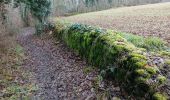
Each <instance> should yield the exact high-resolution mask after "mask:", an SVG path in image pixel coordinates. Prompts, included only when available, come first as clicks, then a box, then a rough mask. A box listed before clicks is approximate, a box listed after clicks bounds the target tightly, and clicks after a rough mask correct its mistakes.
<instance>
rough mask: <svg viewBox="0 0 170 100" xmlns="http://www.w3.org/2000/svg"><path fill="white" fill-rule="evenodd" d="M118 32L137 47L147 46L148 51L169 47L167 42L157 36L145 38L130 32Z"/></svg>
mask: <svg viewBox="0 0 170 100" xmlns="http://www.w3.org/2000/svg"><path fill="white" fill-rule="evenodd" d="M117 33H118V34H120V35H121V36H122V37H123V38H125V39H126V40H127V41H128V42H131V43H132V44H134V45H135V46H136V47H139V48H145V49H147V50H148V51H160V50H166V49H167V47H166V42H165V41H163V40H162V39H160V38H157V37H148V38H144V37H143V36H138V35H133V34H130V33H121V32H117Z"/></svg>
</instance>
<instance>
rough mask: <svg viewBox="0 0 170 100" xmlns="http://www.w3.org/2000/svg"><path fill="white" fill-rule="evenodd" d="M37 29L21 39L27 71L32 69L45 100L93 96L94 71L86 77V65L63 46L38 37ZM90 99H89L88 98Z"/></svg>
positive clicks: (48, 38)
mask: <svg viewBox="0 0 170 100" xmlns="http://www.w3.org/2000/svg"><path fill="white" fill-rule="evenodd" d="M33 32H34V30H33V29H32V28H26V29H24V30H23V31H22V33H23V35H22V36H20V37H19V38H18V40H19V43H20V44H21V45H22V46H23V47H24V49H25V52H26V55H27V57H28V58H27V59H26V61H25V65H24V66H25V68H26V69H27V70H30V72H31V73H32V74H33V76H34V79H33V80H34V81H35V83H36V84H37V85H38V87H39V90H38V92H37V96H38V97H40V98H41V99H42V100H63V99H64V100H76V99H80V100H84V99H86V98H92V97H94V95H95V94H94V91H93V88H92V83H91V81H92V80H93V79H94V78H95V77H96V75H97V74H96V73H95V72H91V73H89V74H84V72H83V68H84V67H87V64H86V63H85V62H84V61H82V60H81V59H80V58H79V57H77V56H76V55H75V54H73V53H72V52H71V51H70V50H69V49H68V48H66V46H64V45H63V44H62V43H60V44H57V42H56V40H54V39H53V38H52V37H50V36H41V37H37V36H35V35H32V33H33ZM89 96H90V97H89Z"/></svg>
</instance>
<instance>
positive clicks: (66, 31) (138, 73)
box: [54, 22, 166, 100]
mask: <svg viewBox="0 0 170 100" xmlns="http://www.w3.org/2000/svg"><path fill="white" fill-rule="evenodd" d="M54 34H55V36H56V37H57V38H59V39H60V40H63V41H64V42H65V43H66V44H67V45H68V46H69V47H70V48H71V49H73V50H74V51H75V52H76V53H78V54H80V56H81V57H83V58H85V59H86V60H87V62H88V63H89V64H91V65H94V66H96V67H98V68H99V69H100V70H101V72H102V73H103V77H104V78H107V77H110V78H112V79H113V80H116V81H117V82H120V83H121V84H120V86H121V87H123V88H124V89H125V90H126V91H127V93H129V94H130V95H134V96H135V97H137V98H143V97H144V98H147V99H154V100H166V96H164V95H163V94H162V93H161V92H160V91H159V88H160V87H162V86H163V85H164V83H165V82H166V77H165V76H163V75H162V74H161V72H160V71H159V68H158V67H156V66H150V65H148V59H147V58H148V57H147V52H146V50H145V49H143V48H137V47H135V46H134V45H133V44H132V43H130V42H128V41H127V40H126V39H125V38H123V37H121V36H120V35H119V34H118V33H115V32H113V31H109V30H104V29H101V28H95V27H91V26H88V25H82V24H69V23H64V22H58V23H57V24H56V28H55V32H54Z"/></svg>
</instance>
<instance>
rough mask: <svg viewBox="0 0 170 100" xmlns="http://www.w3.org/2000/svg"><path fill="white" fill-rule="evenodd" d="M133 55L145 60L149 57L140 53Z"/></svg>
mask: <svg viewBox="0 0 170 100" xmlns="http://www.w3.org/2000/svg"><path fill="white" fill-rule="evenodd" d="M131 56H132V57H137V58H140V59H145V60H146V59H147V58H146V56H144V55H141V54H139V53H132V54H131Z"/></svg>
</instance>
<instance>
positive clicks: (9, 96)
mask: <svg viewBox="0 0 170 100" xmlns="http://www.w3.org/2000/svg"><path fill="white" fill-rule="evenodd" d="M10 40H11V41H12V39H10ZM14 44H15V43H14ZM13 46H15V47H12V46H10V47H8V48H3V49H5V50H3V51H2V50H0V54H1V57H0V59H1V60H0V76H1V77H0V93H1V96H0V99H1V100H18V99H23V100H28V99H29V98H30V97H31V95H32V93H33V92H35V91H36V90H37V87H36V86H35V85H34V84H32V83H25V82H24V81H25V80H28V75H26V74H28V72H25V71H21V69H22V67H21V66H22V63H23V59H24V51H23V48H22V47H21V46H20V45H18V44H15V45H13ZM2 52H3V53H2ZM29 76H30V74H29Z"/></svg>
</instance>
